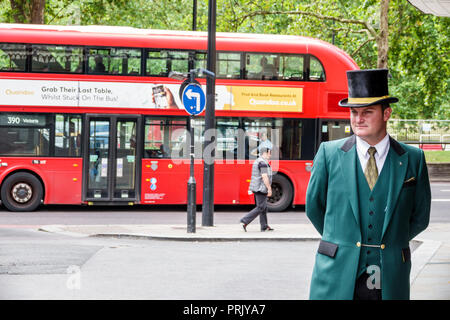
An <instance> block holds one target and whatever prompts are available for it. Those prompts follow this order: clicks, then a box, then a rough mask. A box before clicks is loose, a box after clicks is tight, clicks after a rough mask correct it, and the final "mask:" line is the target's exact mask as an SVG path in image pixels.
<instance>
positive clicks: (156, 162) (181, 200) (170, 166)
mask: <svg viewBox="0 0 450 320" xmlns="http://www.w3.org/2000/svg"><path fill="white" fill-rule="evenodd" d="M180 162H181V163H180ZM200 168H203V166H202V165H201V162H200V161H196V162H195V169H194V171H195V178H196V182H197V200H198V194H199V191H198V190H199V179H198V178H199V171H200ZM188 178H189V160H187V159H178V161H177V159H175V160H171V159H158V158H154V159H142V178H141V203H142V204H186V203H187V182H188ZM200 194H201V192H200Z"/></svg>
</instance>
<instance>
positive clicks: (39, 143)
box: [0, 113, 50, 156]
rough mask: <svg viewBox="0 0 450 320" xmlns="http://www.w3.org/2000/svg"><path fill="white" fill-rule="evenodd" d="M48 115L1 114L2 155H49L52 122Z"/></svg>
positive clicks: (0, 146) (0, 152) (0, 147)
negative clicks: (50, 125) (49, 126)
mask: <svg viewBox="0 0 450 320" xmlns="http://www.w3.org/2000/svg"><path fill="white" fill-rule="evenodd" d="M49 117H50V116H47V115H37V114H16V113H8V114H6V113H3V114H1V115H0V136H1V137H2V139H0V155H1V156H49V138H50V129H49V128H48V127H47V126H48V125H49V123H50V121H49Z"/></svg>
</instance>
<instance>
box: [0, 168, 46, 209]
mask: <svg viewBox="0 0 450 320" xmlns="http://www.w3.org/2000/svg"><path fill="white" fill-rule="evenodd" d="M43 193H44V192H43V188H42V184H41V182H40V181H39V179H38V178H36V177H35V176H34V175H32V174H30V173H26V172H19V173H15V174H13V175H11V176H9V177H8V178H6V179H5V181H4V182H3V185H2V189H1V197H2V202H3V204H4V205H5V207H6V209H8V210H10V211H33V210H35V209H36V208H37V207H38V206H39V205H40V203H41V200H42V196H43Z"/></svg>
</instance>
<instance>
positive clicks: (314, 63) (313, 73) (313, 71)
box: [309, 56, 325, 81]
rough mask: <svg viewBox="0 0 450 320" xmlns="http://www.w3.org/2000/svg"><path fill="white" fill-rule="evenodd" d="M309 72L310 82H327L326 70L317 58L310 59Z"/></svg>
mask: <svg viewBox="0 0 450 320" xmlns="http://www.w3.org/2000/svg"><path fill="white" fill-rule="evenodd" d="M309 70H310V71H309V80H312V81H325V70H324V69H323V66H322V64H321V63H320V61H319V60H318V59H317V58H316V57H313V56H311V57H310V62H309Z"/></svg>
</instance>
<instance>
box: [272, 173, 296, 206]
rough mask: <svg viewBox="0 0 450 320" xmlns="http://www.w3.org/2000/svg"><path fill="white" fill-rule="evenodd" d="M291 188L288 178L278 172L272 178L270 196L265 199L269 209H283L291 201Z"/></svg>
mask: <svg viewBox="0 0 450 320" xmlns="http://www.w3.org/2000/svg"><path fill="white" fill-rule="evenodd" d="M293 194H294V192H293V188H292V185H291V183H290V182H289V180H288V179H287V178H286V177H285V176H282V175H280V174H276V175H274V176H273V179H272V196H271V197H270V198H269V199H268V201H267V207H268V209H269V211H284V210H286V208H287V207H289V205H290V204H291V202H292V197H293Z"/></svg>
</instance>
